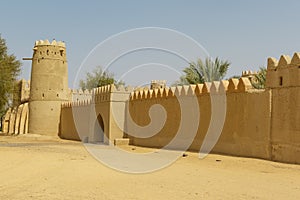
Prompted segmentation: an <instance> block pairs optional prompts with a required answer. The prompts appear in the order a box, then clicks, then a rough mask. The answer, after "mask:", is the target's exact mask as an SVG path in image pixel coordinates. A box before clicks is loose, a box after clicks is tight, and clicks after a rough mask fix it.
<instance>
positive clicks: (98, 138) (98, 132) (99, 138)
mask: <svg viewBox="0 0 300 200" xmlns="http://www.w3.org/2000/svg"><path fill="white" fill-rule="evenodd" d="M94 139H95V140H94V142H103V139H104V122H103V118H102V116H101V115H100V114H99V115H98V117H97V120H96V121H95V127H94Z"/></svg>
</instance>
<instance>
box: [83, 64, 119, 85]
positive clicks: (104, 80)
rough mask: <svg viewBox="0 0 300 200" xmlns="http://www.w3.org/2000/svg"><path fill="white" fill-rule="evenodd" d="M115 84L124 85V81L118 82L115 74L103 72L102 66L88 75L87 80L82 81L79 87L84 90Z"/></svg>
mask: <svg viewBox="0 0 300 200" xmlns="http://www.w3.org/2000/svg"><path fill="white" fill-rule="evenodd" d="M109 84H115V85H124V82H123V81H119V82H118V81H116V80H115V79H114V74H113V73H110V72H109V71H103V69H102V67H101V66H98V67H96V68H95V69H94V70H93V71H92V72H91V73H90V72H88V73H87V74H86V77H85V80H80V82H79V87H80V88H81V89H82V90H85V89H88V90H91V89H93V88H97V87H101V86H104V85H109Z"/></svg>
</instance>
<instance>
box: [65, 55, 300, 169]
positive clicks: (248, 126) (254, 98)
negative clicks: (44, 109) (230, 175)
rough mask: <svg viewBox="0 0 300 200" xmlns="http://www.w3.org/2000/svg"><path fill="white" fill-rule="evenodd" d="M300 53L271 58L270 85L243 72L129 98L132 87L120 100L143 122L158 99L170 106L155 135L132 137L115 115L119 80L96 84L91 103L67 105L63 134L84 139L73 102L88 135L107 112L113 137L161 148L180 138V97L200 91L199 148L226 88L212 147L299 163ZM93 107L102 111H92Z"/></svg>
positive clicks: (107, 125) (107, 124) (105, 123)
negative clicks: (214, 102) (255, 82)
mask: <svg viewBox="0 0 300 200" xmlns="http://www.w3.org/2000/svg"><path fill="white" fill-rule="evenodd" d="M299 58H300V56H299V53H295V54H294V56H293V58H289V57H288V56H281V58H280V60H279V61H277V60H276V59H274V58H269V59H268V67H267V69H268V72H267V83H266V89H265V90H257V89H254V88H253V87H252V85H251V83H250V81H249V79H248V78H245V77H242V78H240V79H230V80H228V81H227V80H224V81H220V82H213V83H205V84H198V85H190V86H183V87H175V88H160V89H158V88H156V89H147V88H146V89H139V90H136V91H133V92H131V94H130V96H129V99H128V100H127V99H126V97H128V92H129V91H126V92H125V93H124V94H123V95H121V96H122V98H120V97H119V99H118V101H117V102H118V103H125V104H126V106H128V108H129V113H130V117H131V118H132V119H133V120H134V122H135V123H137V124H138V125H140V126H146V125H148V124H149V123H150V117H149V115H148V113H149V109H150V107H151V106H153V105H155V104H160V105H162V106H163V107H164V108H165V110H166V112H167V119H166V123H165V125H164V127H163V128H162V129H161V130H160V131H159V132H158V133H157V134H156V135H154V136H152V137H149V138H140V137H132V136H130V135H127V134H126V133H123V132H122V131H121V130H120V129H119V128H118V127H117V126H116V123H115V122H114V119H113V117H112V107H113V106H117V104H114V103H116V101H113V100H112V97H113V96H114V92H113V90H111V89H110V88H114V86H107V87H106V89H105V87H102V88H97V89H95V90H94V94H93V95H94V96H93V95H92V96H93V97H92V99H94V100H92V101H91V102H90V103H82V102H81V103H80V102H76V103H67V104H64V105H63V107H62V115H61V122H62V129H61V136H62V137H63V138H69V139H79V137H78V136H77V134H78V133H77V131H76V128H75V125H74V123H73V119H72V107H75V109H74V111H73V112H77V111H78V113H82V116H84V118H85V119H86V120H85V121H84V122H82V123H80V125H79V128H82V129H84V130H86V133H89V134H91V135H90V136H86V137H87V138H97V134H99V133H100V132H99V129H97V128H95V127H94V126H95V122H96V119H97V120H98V121H99V113H102V114H101V118H102V119H101V120H102V121H103V122H101V123H100V124H102V125H103V127H102V128H103V130H104V134H105V135H106V136H107V139H108V140H111V141H113V140H115V139H117V138H118V137H120V138H129V139H130V143H131V144H133V145H138V146H146V147H156V148H161V147H163V146H165V145H167V144H168V143H169V142H170V141H171V140H172V139H173V138H174V136H175V135H176V133H177V130H178V128H179V124H180V120H181V110H180V105H179V101H178V98H188V97H189V96H196V97H197V101H198V105H199V107H200V120H199V122H198V123H199V124H198V131H197V134H196V136H195V138H194V139H193V142H192V144H191V145H190V147H189V150H191V151H199V149H200V147H201V145H202V143H203V140H204V137H205V136H206V133H207V130H208V127H209V124H210V123H211V114H212V113H211V97H212V96H213V95H218V93H217V91H224V92H226V108H227V110H226V118H225V123H224V127H223V129H222V133H221V136H220V138H219V140H218V142H217V144H216V145H215V146H214V148H213V150H212V152H215V153H221V154H229V155H236V156H245V157H254V158H262V159H268V160H275V161H282V162H289V163H298V164H299V163H300V156H299V155H300V123H299V121H300V112H299V110H300V59H299ZM99 99H100V100H99ZM83 102H84V101H83ZM93 108H95V110H96V113H98V114H96V115H98V117H97V116H94V117H91V116H88V115H90V114H88V113H89V112H90V111H92V110H93ZM190 112H193V110H192V109H191V110H190ZM123 114H124V113H123ZM120 115H122V113H120ZM124 117H125V118H124V127H126V126H129V124H128V123H129V122H128V120H126V119H128V117H129V116H126V115H125V116H124ZM101 120H100V121H101ZM114 134H115V135H114ZM141 134H143V133H141ZM187 134H188V133H187ZM112 135H114V136H112ZM98 137H99V136H98ZM90 141H93V139H91V140H90ZM98 141H101V140H98ZM170 148H174V149H180V148H181V146H180V144H178V145H177V146H176V145H174V146H171V147H170Z"/></svg>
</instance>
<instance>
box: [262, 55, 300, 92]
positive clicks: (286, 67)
mask: <svg viewBox="0 0 300 200" xmlns="http://www.w3.org/2000/svg"><path fill="white" fill-rule="evenodd" d="M267 63H268V64H267V80H266V87H267V88H278V87H293V86H300V53H294V55H293V57H292V58H291V57H290V56H288V55H281V56H280V58H279V60H277V59H276V58H272V57H271V58H268V62H267Z"/></svg>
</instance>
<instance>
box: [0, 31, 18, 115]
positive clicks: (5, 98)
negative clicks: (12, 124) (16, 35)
mask: <svg viewBox="0 0 300 200" xmlns="http://www.w3.org/2000/svg"><path fill="white" fill-rule="evenodd" d="M20 67H21V62H20V61H19V60H17V59H16V57H15V56H14V55H13V54H8V48H7V46H6V41H5V39H3V38H2V37H1V35H0V117H2V116H3V115H4V114H5V111H6V109H7V108H8V106H10V102H11V101H12V94H13V90H14V84H15V83H16V79H17V77H18V75H19V73H20Z"/></svg>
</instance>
